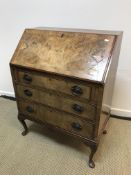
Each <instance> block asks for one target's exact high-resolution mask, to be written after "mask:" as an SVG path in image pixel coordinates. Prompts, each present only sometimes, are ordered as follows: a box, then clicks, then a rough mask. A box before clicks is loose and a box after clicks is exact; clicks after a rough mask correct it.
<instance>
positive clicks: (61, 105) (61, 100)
mask: <svg viewBox="0 0 131 175" xmlns="http://www.w3.org/2000/svg"><path fill="white" fill-rule="evenodd" d="M17 91H18V95H19V96H20V97H22V98H26V99H28V100H30V99H31V100H33V101H36V102H38V103H41V104H45V105H47V106H50V107H53V108H56V109H59V110H62V111H66V112H70V113H72V114H75V115H79V116H81V117H84V118H88V119H90V120H94V117H95V111H96V109H95V107H94V106H92V105H90V104H88V103H83V102H79V101H74V100H73V99H69V98H65V97H62V96H60V95H56V94H53V93H51V92H45V91H38V90H35V89H31V88H26V87H24V86H20V85H18V86H17ZM30 94H31V95H30Z"/></svg>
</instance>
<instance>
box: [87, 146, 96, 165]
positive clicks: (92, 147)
mask: <svg viewBox="0 0 131 175" xmlns="http://www.w3.org/2000/svg"><path fill="white" fill-rule="evenodd" d="M90 149H91V153H90V156H89V167H90V168H94V167H95V163H94V161H93V156H94V154H95V152H96V150H97V145H92V146H90Z"/></svg>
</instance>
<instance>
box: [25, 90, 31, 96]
mask: <svg viewBox="0 0 131 175" xmlns="http://www.w3.org/2000/svg"><path fill="white" fill-rule="evenodd" d="M24 94H25V95H27V96H28V97H31V96H32V95H33V94H32V92H31V91H30V90H28V89H25V90H24Z"/></svg>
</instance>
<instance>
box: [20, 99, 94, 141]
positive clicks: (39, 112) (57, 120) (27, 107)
mask: <svg viewBox="0 0 131 175" xmlns="http://www.w3.org/2000/svg"><path fill="white" fill-rule="evenodd" d="M18 104H19V110H20V112H21V113H22V114H25V115H28V116H30V117H32V118H34V119H36V120H39V121H41V122H44V123H48V124H51V125H54V126H56V127H59V128H62V129H65V130H66V131H70V132H72V133H74V134H77V135H80V136H83V137H86V138H90V139H91V138H92V133H93V125H91V124H90V123H88V122H87V121H84V120H81V119H79V118H77V117H74V116H72V115H70V114H67V113H64V112H60V111H57V110H54V109H52V108H50V107H45V106H43V105H37V104H34V103H27V102H23V101H20V102H19V103H18Z"/></svg>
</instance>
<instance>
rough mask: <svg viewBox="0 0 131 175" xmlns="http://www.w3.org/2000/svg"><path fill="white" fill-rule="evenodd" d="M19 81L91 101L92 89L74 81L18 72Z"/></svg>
mask: <svg viewBox="0 0 131 175" xmlns="http://www.w3.org/2000/svg"><path fill="white" fill-rule="evenodd" d="M18 81H19V82H21V83H22V84H24V85H25V84H30V85H32V86H37V87H44V88H46V89H51V90H55V91H57V92H62V93H66V94H69V95H72V96H76V97H81V98H84V99H88V100H90V95H91V87H90V86H88V84H87V85H83V84H80V83H79V82H78V83H74V82H72V81H67V80H63V79H56V78H52V77H50V76H47V75H45V74H44V73H43V74H42V75H40V74H35V73H32V72H23V71H18Z"/></svg>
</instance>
